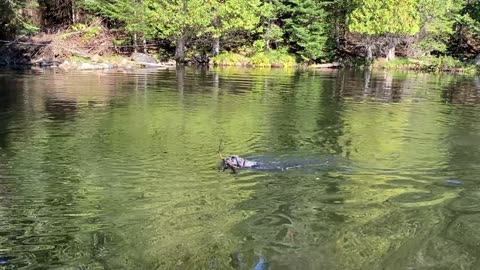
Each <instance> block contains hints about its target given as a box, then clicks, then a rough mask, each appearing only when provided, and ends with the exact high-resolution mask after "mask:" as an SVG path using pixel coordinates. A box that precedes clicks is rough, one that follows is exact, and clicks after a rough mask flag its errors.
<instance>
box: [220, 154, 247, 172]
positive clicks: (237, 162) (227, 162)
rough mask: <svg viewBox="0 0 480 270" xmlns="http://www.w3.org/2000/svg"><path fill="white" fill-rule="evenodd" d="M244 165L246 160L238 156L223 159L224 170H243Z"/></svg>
mask: <svg viewBox="0 0 480 270" xmlns="http://www.w3.org/2000/svg"><path fill="white" fill-rule="evenodd" d="M244 163H245V159H243V158H241V157H239V156H237V155H233V156H228V157H226V158H223V159H222V167H223V170H226V169H232V170H233V171H235V169H239V168H242V167H243V164H244Z"/></svg>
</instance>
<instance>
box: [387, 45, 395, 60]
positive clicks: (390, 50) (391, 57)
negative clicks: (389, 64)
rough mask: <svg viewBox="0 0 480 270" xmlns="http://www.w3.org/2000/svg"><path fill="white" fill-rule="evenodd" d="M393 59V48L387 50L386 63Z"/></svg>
mask: <svg viewBox="0 0 480 270" xmlns="http://www.w3.org/2000/svg"><path fill="white" fill-rule="evenodd" d="M393 59H395V46H393V47H391V48H389V49H388V53H387V61H390V60H393Z"/></svg>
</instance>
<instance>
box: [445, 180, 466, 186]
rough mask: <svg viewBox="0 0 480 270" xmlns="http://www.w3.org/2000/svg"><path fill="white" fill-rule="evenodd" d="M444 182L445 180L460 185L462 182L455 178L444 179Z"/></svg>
mask: <svg viewBox="0 0 480 270" xmlns="http://www.w3.org/2000/svg"><path fill="white" fill-rule="evenodd" d="M445 182H447V183H449V184H454V185H461V184H462V181H460V180H455V179H448V180H445Z"/></svg>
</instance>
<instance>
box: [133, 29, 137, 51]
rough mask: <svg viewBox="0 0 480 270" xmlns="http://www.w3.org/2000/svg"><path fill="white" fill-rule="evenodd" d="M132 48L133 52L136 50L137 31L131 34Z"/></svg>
mask: <svg viewBox="0 0 480 270" xmlns="http://www.w3.org/2000/svg"><path fill="white" fill-rule="evenodd" d="M133 49H134V50H135V52H138V44H137V33H134V34H133Z"/></svg>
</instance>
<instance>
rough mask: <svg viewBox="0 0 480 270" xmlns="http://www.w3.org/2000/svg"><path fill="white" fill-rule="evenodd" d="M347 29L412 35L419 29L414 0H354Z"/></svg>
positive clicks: (370, 32) (367, 32)
mask: <svg viewBox="0 0 480 270" xmlns="http://www.w3.org/2000/svg"><path fill="white" fill-rule="evenodd" d="M353 2H354V3H355V4H356V8H355V9H354V10H353V12H352V13H351V15H350V24H349V29H350V31H352V32H357V33H362V34H367V35H372V36H373V35H383V34H402V35H403V34H405V35H413V34H416V33H417V32H418V31H419V30H420V24H419V15H418V12H417V10H416V8H417V5H416V1H415V0H402V1H397V0H384V1H378V0H354V1H353Z"/></svg>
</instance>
